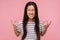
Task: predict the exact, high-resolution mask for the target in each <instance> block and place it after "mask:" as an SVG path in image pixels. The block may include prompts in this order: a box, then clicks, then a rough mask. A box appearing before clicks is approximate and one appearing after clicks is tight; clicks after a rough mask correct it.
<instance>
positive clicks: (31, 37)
mask: <svg viewBox="0 0 60 40" xmlns="http://www.w3.org/2000/svg"><path fill="white" fill-rule="evenodd" d="M26 27H27V36H26V38H25V40H36V38H37V37H36V33H35V30H34V27H35V22H28V23H27V26H26ZM39 29H40V32H43V31H44V24H43V22H42V21H40V22H39ZM17 31H19V32H21V38H22V35H23V24H22V21H19V22H18V25H17Z"/></svg>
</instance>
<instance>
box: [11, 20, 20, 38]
mask: <svg viewBox="0 0 60 40" xmlns="http://www.w3.org/2000/svg"><path fill="white" fill-rule="evenodd" d="M11 24H12V26H13V29H14V33H15V35H16V36H17V37H18V36H19V35H20V32H18V31H17V26H16V25H17V23H16V21H14V22H13V21H12V20H11Z"/></svg>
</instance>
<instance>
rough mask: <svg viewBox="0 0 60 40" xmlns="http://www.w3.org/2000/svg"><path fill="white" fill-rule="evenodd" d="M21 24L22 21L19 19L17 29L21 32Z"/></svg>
mask: <svg viewBox="0 0 60 40" xmlns="http://www.w3.org/2000/svg"><path fill="white" fill-rule="evenodd" d="M21 24H22V21H21V20H20V21H19V22H18V24H17V31H18V32H21V26H22V25H21Z"/></svg>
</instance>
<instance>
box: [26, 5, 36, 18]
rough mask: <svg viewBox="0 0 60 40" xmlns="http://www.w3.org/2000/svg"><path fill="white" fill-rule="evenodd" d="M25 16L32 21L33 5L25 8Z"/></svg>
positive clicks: (33, 14)
mask: <svg viewBox="0 0 60 40" xmlns="http://www.w3.org/2000/svg"><path fill="white" fill-rule="evenodd" d="M27 15H28V17H29V19H33V18H34V16H35V8H34V6H33V5H30V6H28V7H27Z"/></svg>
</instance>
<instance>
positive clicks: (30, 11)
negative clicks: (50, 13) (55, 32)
mask: <svg viewBox="0 0 60 40" xmlns="http://www.w3.org/2000/svg"><path fill="white" fill-rule="evenodd" d="M27 15H28V17H29V21H31V22H32V21H33V20H34V19H33V18H34V16H35V9H34V6H33V5H30V6H28V8H27ZM44 23H45V24H44V28H45V30H44V32H42V33H41V36H43V35H44V34H45V33H46V31H47V29H48V27H49V26H50V24H51V21H49V22H48V21H46V22H44ZM11 24H12V26H13V29H14V33H15V34H16V36H17V37H18V36H19V35H20V32H18V31H17V29H16V28H17V26H16V25H17V22H16V21H12V20H11Z"/></svg>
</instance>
